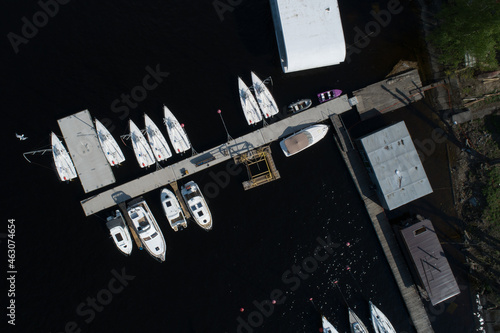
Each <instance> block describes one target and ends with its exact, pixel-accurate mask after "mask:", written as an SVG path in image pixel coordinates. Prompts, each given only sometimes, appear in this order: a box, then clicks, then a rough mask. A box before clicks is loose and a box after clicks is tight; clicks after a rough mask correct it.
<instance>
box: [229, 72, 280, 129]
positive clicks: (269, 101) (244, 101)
mask: <svg viewBox="0 0 500 333" xmlns="http://www.w3.org/2000/svg"><path fill="white" fill-rule="evenodd" d="M251 76H252V87H253V90H254V92H255V97H254V95H253V94H252V92H251V91H250V88H249V87H248V86H247V85H246V84H245V82H243V80H242V79H241V77H238V90H239V96H240V102H241V108H242V109H243V114H244V115H245V118H246V120H247V123H248V125H254V124H257V123H258V122H260V121H262V119H263V118H262V117H264V118H266V119H267V118H270V117H272V116H274V115H276V114H277V113H278V112H279V109H278V105H277V104H276V102H275V100H274V98H273V96H272V95H271V93H270V92H269V89H267V87H266V85H265V84H264V82H262V80H261V79H260V78H259V77H258V76H257V75H256V74H255V73H254V72H251Z"/></svg>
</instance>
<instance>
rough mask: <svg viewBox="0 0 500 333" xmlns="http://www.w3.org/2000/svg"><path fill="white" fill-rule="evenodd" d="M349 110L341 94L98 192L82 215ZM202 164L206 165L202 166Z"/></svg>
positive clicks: (93, 212)
mask: <svg viewBox="0 0 500 333" xmlns="http://www.w3.org/2000/svg"><path fill="white" fill-rule="evenodd" d="M350 109H351V106H350V105H349V101H348V98H347V95H342V96H340V97H339V98H336V99H334V100H331V101H328V102H326V103H323V104H320V105H318V106H316V107H313V108H310V109H308V110H305V111H302V112H300V113H297V114H294V115H292V116H289V117H287V118H284V119H282V120H279V121H277V122H275V123H273V124H270V125H267V126H264V127H263V128H260V129H257V130H255V131H253V132H251V133H249V134H246V135H243V136H241V137H239V138H236V139H234V140H231V141H229V142H226V143H223V144H221V145H219V146H217V147H214V148H212V149H209V150H207V151H204V152H202V153H200V154H197V155H195V156H191V157H187V158H186V159H184V160H182V161H180V162H177V163H175V164H172V165H169V166H167V167H165V168H162V169H160V170H157V171H153V172H151V173H149V174H147V175H144V176H142V177H140V178H138V179H135V180H132V181H130V182H128V183H125V184H122V185H119V186H116V187H114V188H112V189H109V190H107V191H104V192H101V193H99V194H97V195H94V196H92V197H90V198H87V199H85V200H82V201H81V202H80V203H81V205H82V208H83V211H84V212H85V215H87V216H89V215H92V214H95V213H97V212H100V211H102V210H104V209H108V208H111V207H113V206H115V205H117V204H119V203H122V202H125V201H127V200H130V199H133V198H135V197H138V196H140V195H143V194H145V193H147V192H150V191H152V190H155V189H158V188H160V187H162V186H165V185H166V184H170V183H173V182H176V181H178V180H180V179H182V178H185V177H187V176H188V175H191V174H194V173H196V172H198V171H202V170H205V169H207V168H209V167H210V166H213V165H215V164H219V163H222V162H225V161H228V160H229V159H232V158H233V156H235V155H239V154H242V153H245V152H248V151H250V150H253V149H255V148H257V147H261V146H264V145H267V144H269V143H271V142H273V141H275V140H277V139H279V138H281V137H285V136H288V135H290V134H292V133H294V132H296V131H298V130H301V129H303V128H305V127H308V126H311V125H314V124H316V123H318V122H321V121H325V120H327V119H328V118H329V117H330V116H331V115H334V114H340V113H343V112H345V111H347V110H350ZM204 161H208V162H206V163H205V162H204ZM201 162H203V163H201Z"/></svg>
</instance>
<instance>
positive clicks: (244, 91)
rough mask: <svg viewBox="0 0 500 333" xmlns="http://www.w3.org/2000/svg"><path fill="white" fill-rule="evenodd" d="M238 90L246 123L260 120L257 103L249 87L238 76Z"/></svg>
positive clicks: (252, 123) (250, 123)
mask: <svg viewBox="0 0 500 333" xmlns="http://www.w3.org/2000/svg"><path fill="white" fill-rule="evenodd" d="M238 91H239V96H240V103H241V108H242V109H243V114H244V115H245V119H246V120H247V123H248V125H254V124H256V123H258V122H260V121H262V115H261V113H260V109H259V105H258V104H257V101H256V100H255V97H253V95H252V93H251V91H250V89H248V87H247V85H246V84H245V82H243V80H242V79H241V78H240V77H238Z"/></svg>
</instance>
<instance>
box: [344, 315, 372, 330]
mask: <svg viewBox="0 0 500 333" xmlns="http://www.w3.org/2000/svg"><path fill="white" fill-rule="evenodd" d="M349 327H350V328H351V333H369V332H368V329H367V328H366V326H365V324H364V323H363V322H362V321H361V319H359V317H358V316H357V315H356V313H354V311H352V310H351V309H349Z"/></svg>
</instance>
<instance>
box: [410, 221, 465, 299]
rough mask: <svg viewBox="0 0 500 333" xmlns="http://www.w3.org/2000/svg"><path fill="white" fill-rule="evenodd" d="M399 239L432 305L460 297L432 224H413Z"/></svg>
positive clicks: (422, 222) (428, 222) (424, 222)
mask: <svg viewBox="0 0 500 333" xmlns="http://www.w3.org/2000/svg"><path fill="white" fill-rule="evenodd" d="M401 235H402V236H403V239H404V241H405V243H406V247H407V249H408V251H409V253H410V255H411V258H412V260H413V263H414V264H415V268H416V269H417V272H418V275H419V277H420V280H421V282H422V284H423V286H424V288H425V290H426V291H427V294H428V295H429V299H430V301H431V303H432V305H437V304H439V303H441V302H443V301H445V300H447V299H449V298H451V297H453V296H455V295H458V294H460V289H459V287H458V285H457V281H456V280H455V276H454V275H453V272H452V271H451V268H450V265H449V264H448V260H447V259H446V256H445V254H444V252H443V248H442V247H441V244H440V243H439V239H438V237H437V235H436V232H435V231H434V227H433V225H432V222H431V221H429V220H424V221H421V222H418V223H415V224H414V225H412V226H410V227H408V228H405V229H403V230H401Z"/></svg>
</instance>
